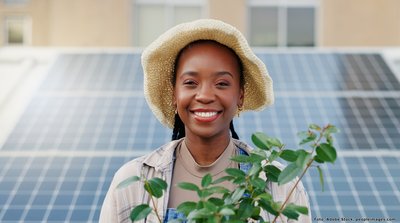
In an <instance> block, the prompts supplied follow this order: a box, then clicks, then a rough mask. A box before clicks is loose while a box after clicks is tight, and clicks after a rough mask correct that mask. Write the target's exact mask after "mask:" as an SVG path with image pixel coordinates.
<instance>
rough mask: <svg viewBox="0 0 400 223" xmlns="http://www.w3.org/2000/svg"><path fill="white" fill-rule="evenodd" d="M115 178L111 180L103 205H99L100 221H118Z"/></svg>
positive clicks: (104, 222)
mask: <svg viewBox="0 0 400 223" xmlns="http://www.w3.org/2000/svg"><path fill="white" fill-rule="evenodd" d="M115 187H116V186H115V179H114V180H113V181H112V182H111V186H110V188H109V189H108V192H107V194H106V197H105V199H104V202H103V206H102V207H101V212H100V219H99V222H100V223H109V222H118V220H117V219H118V214H117V203H116V199H115V195H114V194H115V193H114V190H115Z"/></svg>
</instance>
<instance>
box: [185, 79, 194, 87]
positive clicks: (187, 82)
mask: <svg viewBox="0 0 400 223" xmlns="http://www.w3.org/2000/svg"><path fill="white" fill-rule="evenodd" d="M196 84H197V83H196V81H194V80H191V79H188V80H185V81H183V85H185V86H195V85H196Z"/></svg>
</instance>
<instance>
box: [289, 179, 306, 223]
mask: <svg viewBox="0 0 400 223" xmlns="http://www.w3.org/2000/svg"><path fill="white" fill-rule="evenodd" d="M296 180H297V178H296ZM288 203H294V204H296V205H300V206H305V207H307V208H308V215H303V214H300V216H299V219H298V220H297V221H296V220H289V221H288V222H289V223H292V222H301V223H311V207H310V202H309V199H308V194H307V192H306V190H305V189H304V186H303V183H302V182H301V181H300V182H299V184H298V185H297V186H296V189H295V191H294V192H293V194H292V196H291V199H290V200H289V202H288Z"/></svg>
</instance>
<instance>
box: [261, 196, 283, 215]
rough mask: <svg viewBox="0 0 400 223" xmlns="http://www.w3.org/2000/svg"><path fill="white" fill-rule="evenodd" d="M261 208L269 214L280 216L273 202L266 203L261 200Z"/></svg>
mask: <svg viewBox="0 0 400 223" xmlns="http://www.w3.org/2000/svg"><path fill="white" fill-rule="evenodd" d="M258 203H259V206H260V207H261V208H262V209H264V210H266V211H267V212H269V213H271V214H273V215H275V216H277V215H279V212H278V210H277V209H276V208H275V207H274V206H275V205H273V202H271V201H265V200H260V201H259V202H258Z"/></svg>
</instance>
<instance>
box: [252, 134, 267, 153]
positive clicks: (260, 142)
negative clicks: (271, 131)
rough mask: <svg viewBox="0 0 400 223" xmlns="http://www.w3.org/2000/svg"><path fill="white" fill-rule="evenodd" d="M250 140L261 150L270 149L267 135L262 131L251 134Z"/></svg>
mask: <svg viewBox="0 0 400 223" xmlns="http://www.w3.org/2000/svg"><path fill="white" fill-rule="evenodd" d="M251 140H252V141H253V143H254V145H255V146H257V147H258V148H260V149H262V150H270V148H271V146H270V145H269V143H268V136H267V135H265V134H264V133H263V132H256V133H253V135H251Z"/></svg>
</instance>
